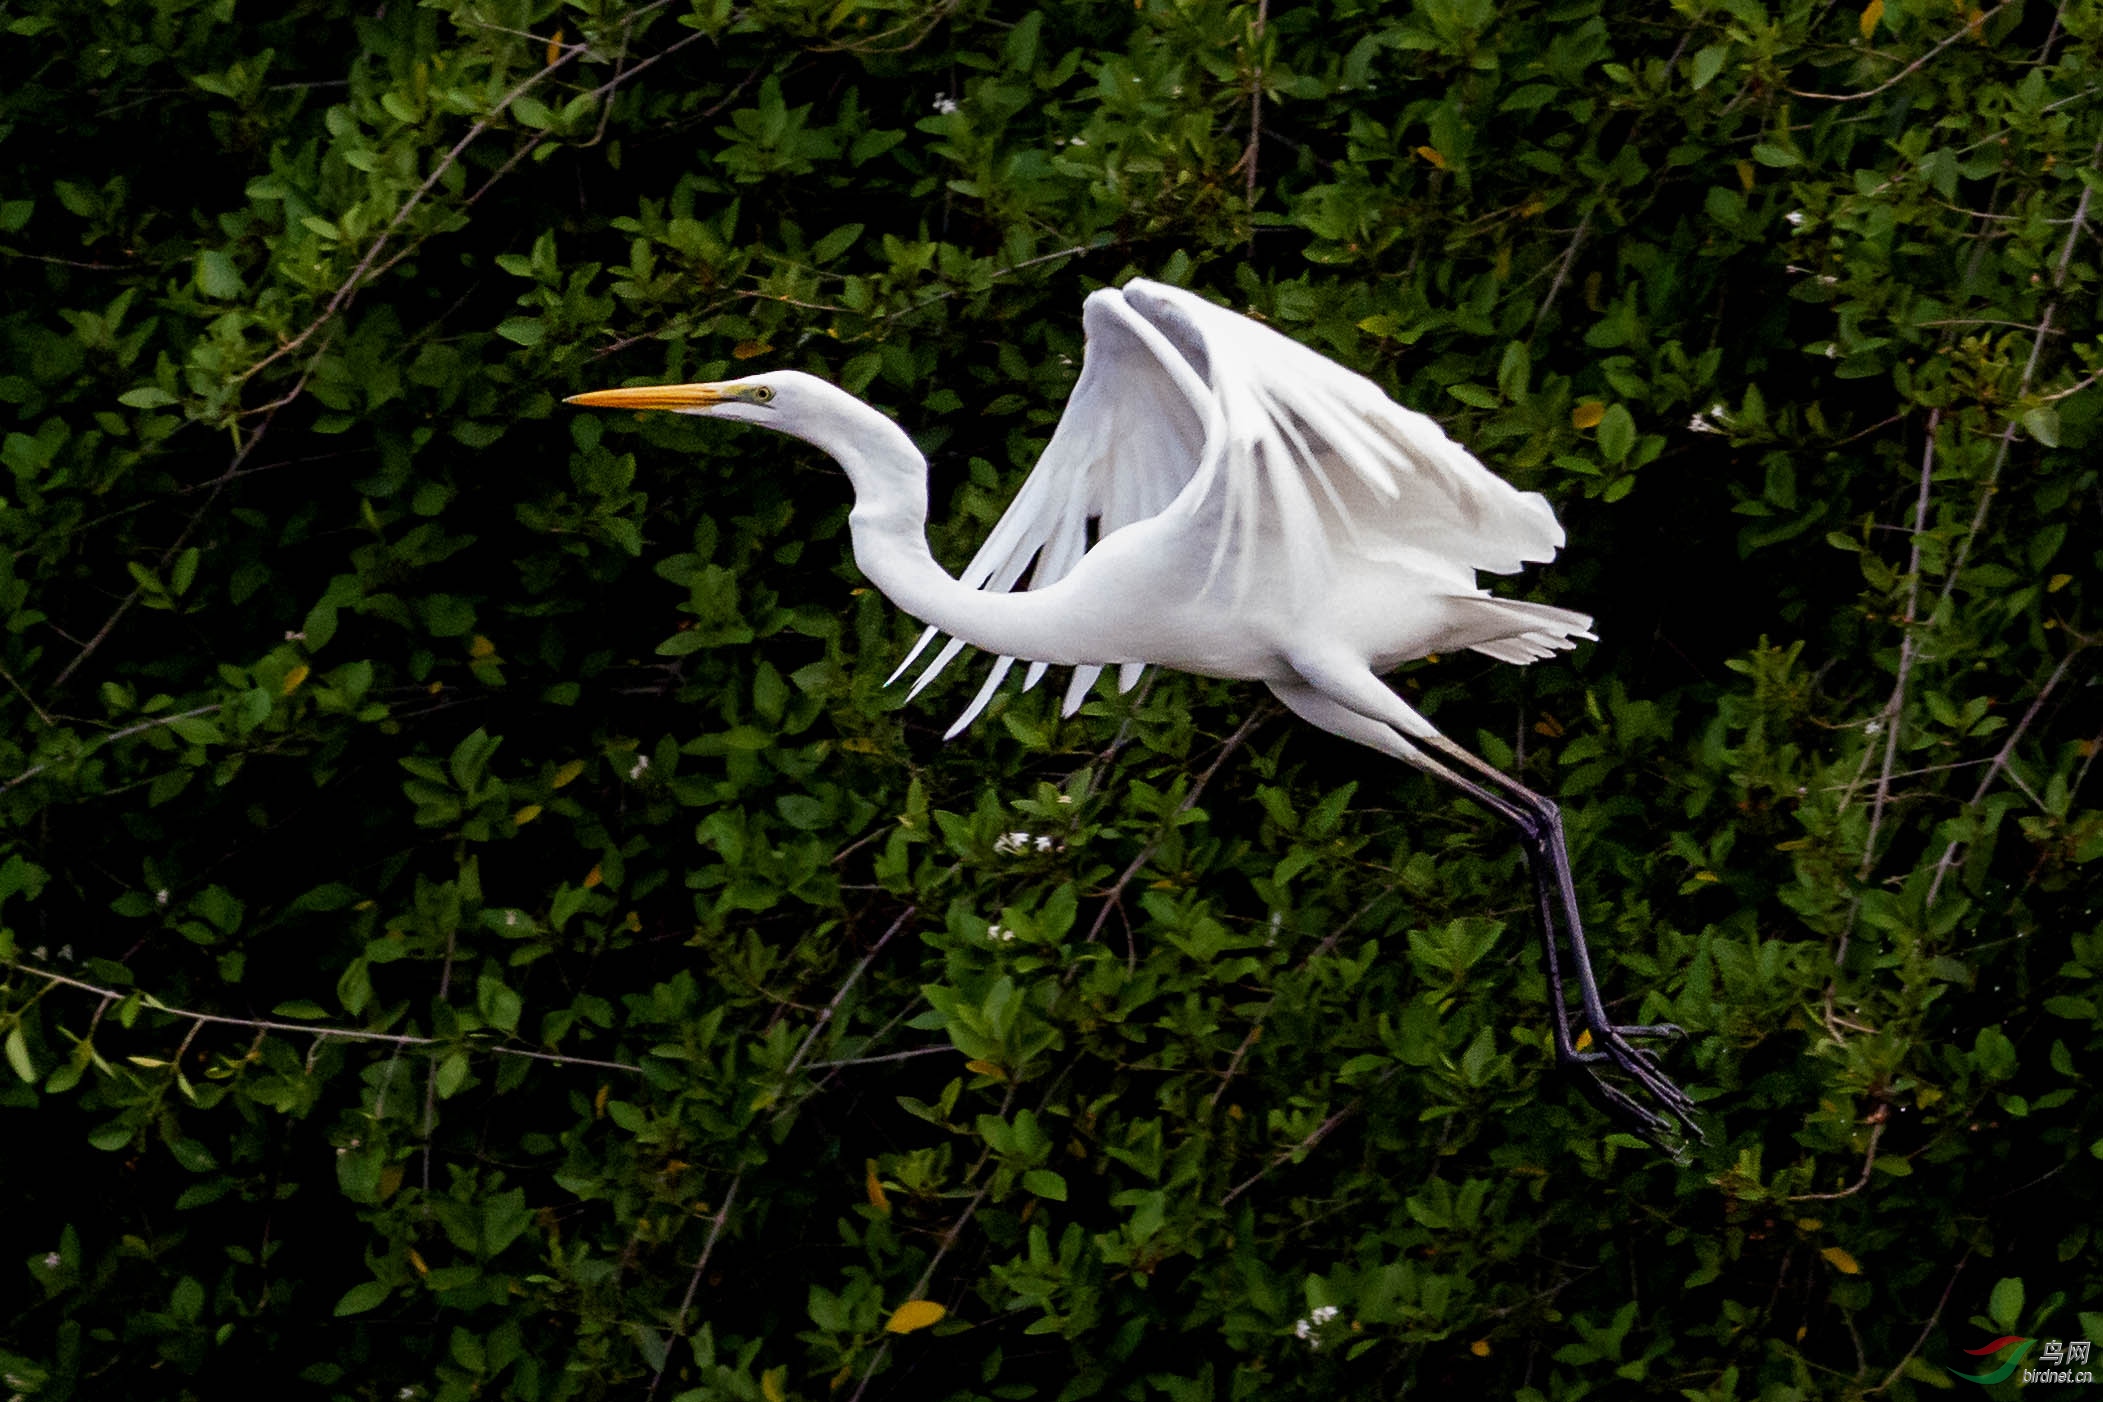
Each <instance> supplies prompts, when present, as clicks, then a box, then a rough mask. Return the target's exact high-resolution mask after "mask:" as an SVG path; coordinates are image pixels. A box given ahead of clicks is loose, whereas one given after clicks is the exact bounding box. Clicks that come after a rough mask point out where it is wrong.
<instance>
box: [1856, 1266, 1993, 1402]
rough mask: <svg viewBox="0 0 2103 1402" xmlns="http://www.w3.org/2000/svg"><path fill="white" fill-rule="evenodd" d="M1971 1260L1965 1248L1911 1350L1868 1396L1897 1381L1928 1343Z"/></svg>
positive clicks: (1908, 1350) (1893, 1366)
mask: <svg viewBox="0 0 2103 1402" xmlns="http://www.w3.org/2000/svg"><path fill="white" fill-rule="evenodd" d="M1971 1258H1972V1252H1971V1248H1970V1247H1966V1248H1965V1250H1964V1255H1963V1256H1962V1257H1961V1258H1959V1260H1958V1262H1957V1269H1955V1270H1953V1271H1951V1272H1950V1281H1949V1284H1947V1285H1945V1286H1943V1287H1942V1298H1941V1299H1939V1300H1937V1301H1936V1302H1935V1313H1933V1314H1931V1315H1929V1316H1928V1322H1927V1323H1926V1324H1923V1325H1922V1326H1921V1327H1920V1337H1919V1338H1917V1339H1915V1340H1914V1341H1913V1347H1912V1348H1909V1349H1907V1350H1906V1355H1905V1357H1904V1358H1901V1359H1899V1361H1898V1362H1897V1363H1895V1364H1893V1365H1892V1368H1891V1371H1890V1372H1888V1373H1886V1374H1885V1375H1884V1381H1882V1382H1880V1383H1878V1384H1877V1385H1876V1386H1875V1387H1873V1388H1871V1389H1870V1390H1869V1395H1870V1396H1872V1397H1874V1396H1875V1395H1876V1394H1878V1393H1880V1392H1882V1391H1884V1390H1885V1389H1886V1388H1888V1387H1890V1386H1891V1385H1892V1384H1893V1383H1895V1382H1897V1381H1898V1376H1899V1374H1900V1373H1902V1372H1904V1371H1905V1370H1906V1362H1907V1360H1908V1359H1910V1358H1912V1357H1913V1355H1915V1354H1917V1353H1919V1352H1920V1351H1921V1348H1922V1347H1923V1346H1924V1345H1925V1344H1926V1343H1927V1342H1928V1335H1930V1334H1932V1333H1934V1332H1935V1326H1936V1325H1938V1324H1940V1323H1942V1311H1943V1309H1944V1307H1946V1306H1947V1305H1948V1304H1949V1303H1950V1292H1951V1291H1952V1290H1955V1289H1956V1288H1957V1277H1958V1276H1960V1275H1963V1274H1964V1266H1965V1263H1966V1262H1967V1261H1970V1260H1971Z"/></svg>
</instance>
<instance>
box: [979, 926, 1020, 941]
mask: <svg viewBox="0 0 2103 1402" xmlns="http://www.w3.org/2000/svg"><path fill="white" fill-rule="evenodd" d="M986 938H987V939H989V940H992V941H993V942H994V943H995V944H1006V943H1008V942H1009V941H1010V940H1012V939H1014V938H1015V932H1014V931H1013V930H1011V929H1009V928H1008V927H1007V926H1005V925H988V926H987V927H986Z"/></svg>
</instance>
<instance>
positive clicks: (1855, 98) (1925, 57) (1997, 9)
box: [1782, 0, 2008, 102]
mask: <svg viewBox="0 0 2103 1402" xmlns="http://www.w3.org/2000/svg"><path fill="white" fill-rule="evenodd" d="M2007 8H2008V0H2001V3H2000V4H1998V5H1996V6H1994V7H1993V8H1992V9H1990V10H1988V11H1987V12H1986V13H1985V14H1983V15H1973V16H1970V17H1969V18H1967V19H1966V20H1965V21H1964V23H1963V24H1961V25H1959V26H1958V27H1957V32H1956V33H1954V34H1952V35H1950V37H1949V38H1947V39H1945V40H1943V41H1942V42H1941V43H1940V44H1937V45H1936V46H1935V47H1934V48H1932V49H1930V50H1928V51H1927V52H1926V53H1924V54H1922V55H1921V56H1920V57H1919V58H1917V59H1915V60H1913V62H1911V63H1909V64H1907V65H1906V66H1905V67H1904V68H1901V69H1900V70H1899V71H1898V72H1896V73H1894V74H1892V75H1891V76H1890V77H1889V78H1887V79H1885V80H1884V81H1883V82H1881V83H1879V84H1877V85H1876V86H1875V87H1873V88H1871V89H1869V90H1868V91H1867V92H1798V91H1797V90H1796V89H1795V88H1789V87H1785V88H1783V89H1782V91H1783V92H1785V93H1788V94H1789V95H1790V96H1791V97H1807V98H1812V99H1815V100H1816V101H1819V102H1860V101H1862V100H1863V99H1864V98H1867V97H1875V96H1876V95H1877V94H1878V93H1880V92H1883V91H1884V90H1885V89H1886V88H1889V87H1891V86H1893V85H1894V84H1896V83H1900V82H1903V81H1904V80H1905V79H1906V78H1908V77H1910V76H1911V75H1912V74H1913V73H1915V72H1917V71H1918V70H1919V69H1920V68H1921V67H1922V66H1923V65H1925V64H1926V63H1927V62H1928V61H1929V60H1930V59H1932V58H1934V57H1935V56H1936V55H1937V54H1939V53H1941V52H1942V51H1943V50H1944V49H1947V48H1948V47H1949V46H1950V45H1952V44H1954V43H1956V42H1957V41H1958V40H1959V39H1962V38H1964V37H1965V36H1966V35H1968V34H1971V33H1974V32H1975V31H1978V30H1982V29H1984V28H1985V27H1986V22H1987V21H1988V20H1990V19H1992V18H1993V17H1994V16H1995V15H1997V14H1999V13H2001V11H2002V10H2005V9H2007Z"/></svg>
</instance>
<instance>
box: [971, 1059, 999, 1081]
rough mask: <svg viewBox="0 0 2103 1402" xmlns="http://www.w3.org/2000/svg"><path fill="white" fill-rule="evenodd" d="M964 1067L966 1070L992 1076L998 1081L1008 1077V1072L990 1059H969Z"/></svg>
mask: <svg viewBox="0 0 2103 1402" xmlns="http://www.w3.org/2000/svg"><path fill="white" fill-rule="evenodd" d="M964 1069H965V1070H966V1071H976V1072H978V1073H979V1074H980V1075H981V1076H991V1077H992V1078H993V1079H994V1080H996V1081H1005V1080H1006V1079H1008V1073H1007V1072H1005V1071H1003V1070H1001V1069H1000V1068H999V1067H998V1066H995V1065H994V1064H993V1063H992V1062H990V1061H967V1062H965V1063H964Z"/></svg>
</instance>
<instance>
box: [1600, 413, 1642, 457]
mask: <svg viewBox="0 0 2103 1402" xmlns="http://www.w3.org/2000/svg"><path fill="white" fill-rule="evenodd" d="M1635 446H1636V420H1635V416H1634V415H1632V414H1630V413H1629V412H1628V408H1627V406H1626V405H1622V404H1612V405H1609V406H1608V407H1607V411H1606V414H1605V415H1604V417H1602V418H1601V419H1600V421H1599V455H1600V456H1601V457H1603V458H1605V459H1606V460H1607V461H1608V462H1610V463H1618V462H1620V461H1622V460H1623V459H1624V458H1626V457H1627V456H1628V453H1629V449H1631V448H1633V447H1635Z"/></svg>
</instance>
